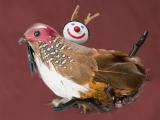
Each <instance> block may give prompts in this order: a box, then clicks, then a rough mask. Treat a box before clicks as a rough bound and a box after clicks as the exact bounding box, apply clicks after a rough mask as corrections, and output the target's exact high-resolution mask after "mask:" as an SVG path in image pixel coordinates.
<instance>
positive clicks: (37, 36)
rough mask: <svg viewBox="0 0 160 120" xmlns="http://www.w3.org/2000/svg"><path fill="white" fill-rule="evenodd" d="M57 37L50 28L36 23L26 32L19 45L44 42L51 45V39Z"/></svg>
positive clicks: (55, 32) (56, 33)
mask: <svg viewBox="0 0 160 120" xmlns="http://www.w3.org/2000/svg"><path fill="white" fill-rule="evenodd" d="M58 35H59V34H58V32H57V31H56V30H55V29H53V28H52V27H50V26H48V25H46V24H43V23H36V24H33V25H32V26H31V27H30V28H28V29H27V30H26V32H25V33H24V35H23V37H21V38H20V40H19V43H29V44H34V43H37V42H46V43H47V44H52V42H53V39H54V38H55V37H56V36H58Z"/></svg>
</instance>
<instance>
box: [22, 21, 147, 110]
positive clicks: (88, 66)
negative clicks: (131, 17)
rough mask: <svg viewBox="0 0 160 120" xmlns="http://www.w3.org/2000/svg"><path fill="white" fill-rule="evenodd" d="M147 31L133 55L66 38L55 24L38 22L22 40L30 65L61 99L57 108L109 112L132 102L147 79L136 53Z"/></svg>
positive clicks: (54, 105)
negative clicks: (96, 47) (93, 46)
mask: <svg viewBox="0 0 160 120" xmlns="http://www.w3.org/2000/svg"><path fill="white" fill-rule="evenodd" d="M147 34H148V32H145V33H144V35H142V37H141V38H140V39H139V40H138V42H137V43H136V44H135V45H134V47H133V49H132V50H131V52H130V54H129V55H128V54H126V53H123V52H120V51H115V50H104V49H94V48H89V47H85V46H82V45H79V44H76V43H73V42H70V41H67V40H65V39H64V38H63V37H62V36H61V35H59V34H58V32H57V31H56V30H54V29H53V28H52V27H50V26H48V25H45V24H42V23H36V24H34V25H33V26H31V27H30V28H29V29H27V31H26V32H25V33H24V35H23V37H22V38H21V39H20V40H19V42H20V43H21V44H26V46H27V49H28V60H29V67H30V70H31V72H32V73H34V72H38V73H39V75H40V77H41V78H42V80H43V82H44V83H45V84H46V85H47V86H48V87H49V88H50V90H51V91H52V92H54V93H55V94H56V95H57V96H59V98H58V99H54V100H53V101H52V102H51V103H50V105H51V106H52V108H53V110H55V111H63V110H66V109H68V108H70V107H79V108H81V109H82V111H83V112H87V111H95V110H100V111H109V110H112V109H114V108H116V107H120V106H122V105H124V104H126V103H128V102H130V101H131V100H132V99H133V98H134V96H135V95H136V94H137V93H138V91H139V88H140V86H141V85H142V83H143V82H144V81H145V80H146V78H147V77H146V76H147V75H146V70H145V68H144V66H143V64H142V63H141V61H140V59H139V58H138V57H136V56H135V55H136V53H137V52H138V49H139V48H140V47H141V45H142V44H143V43H144V41H145V39H146V37H147Z"/></svg>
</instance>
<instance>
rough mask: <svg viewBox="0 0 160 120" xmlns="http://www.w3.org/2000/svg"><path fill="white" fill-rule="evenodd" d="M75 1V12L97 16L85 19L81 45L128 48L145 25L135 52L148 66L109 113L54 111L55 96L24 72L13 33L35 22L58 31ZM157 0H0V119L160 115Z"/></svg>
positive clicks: (132, 119) (149, 118) (151, 119)
mask: <svg viewBox="0 0 160 120" xmlns="http://www.w3.org/2000/svg"><path fill="white" fill-rule="evenodd" d="M76 4H80V6H81V9H80V18H81V19H83V18H84V17H85V16H86V15H87V13H88V12H92V13H95V12H97V11H98V12H100V13H101V16H100V17H99V18H97V19H96V20H94V21H92V22H91V23H90V24H89V28H90V32H91V37H90V41H89V42H87V43H86V44H85V45H87V46H89V47H95V48H105V49H117V50H122V51H125V52H128V51H129V50H130V49H131V47H132V44H133V43H134V42H135V41H136V40H137V38H138V37H139V36H140V35H141V34H142V32H143V31H144V30H145V29H147V30H149V32H150V34H149V37H148V41H147V42H146V44H145V45H144V46H143V49H141V51H140V52H139V56H140V57H141V58H142V59H143V62H144V64H145V66H146V67H147V68H149V70H150V72H149V73H150V80H151V81H150V82H148V83H147V84H145V86H144V87H143V90H142V91H141V95H140V96H139V98H138V99H137V101H136V102H134V103H132V104H130V105H127V106H125V107H123V108H121V109H118V110H116V111H114V112H111V113H103V114H99V113H93V114H89V115H81V114H79V111H78V110H75V109H71V110H68V111H66V112H61V113H56V112H53V111H52V110H51V109H50V108H49V107H48V106H47V103H48V102H49V101H50V100H51V99H52V98H53V97H54V95H53V94H52V92H51V91H50V90H49V89H48V88H47V87H46V86H45V85H44V84H43V82H42V81H41V80H40V79H39V77H38V76H37V75H36V76H33V77H31V75H30V74H29V71H28V68H27V67H28V66H27V59H26V58H27V56H26V49H25V47H24V46H19V45H18V43H17V40H18V38H19V37H20V36H21V35H22V34H23V32H24V31H25V30H26V29H27V28H28V27H29V26H30V25H32V24H33V23H35V22H43V23H46V24H49V25H51V26H53V27H54V28H55V29H57V31H59V32H60V33H62V29H63V25H64V24H65V23H66V22H68V21H69V19H70V16H71V13H72V11H73V9H74V7H75V5H76ZM159 11H160V1H159V0H119V1H118V0H44V1H42V0H34V1H33V0H0V55H1V59H0V120H68V119H70V120H75V119H77V120H81V119H85V120H158V119H160V115H159V111H160V94H159V90H160V88H159V87H160V80H159V78H160V77H159V74H158V73H159V67H160V66H159V62H160V50H159V49H160V12H159Z"/></svg>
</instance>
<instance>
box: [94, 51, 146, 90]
mask: <svg viewBox="0 0 160 120" xmlns="http://www.w3.org/2000/svg"><path fill="white" fill-rule="evenodd" d="M95 59H96V61H97V65H98V71H96V73H95V77H94V80H95V81H101V82H106V83H110V84H111V85H112V86H113V87H114V88H118V89H137V88H138V87H139V86H140V85H141V84H142V82H143V80H144V79H145V77H146V76H145V69H144V67H143V65H142V64H141V62H140V61H139V59H138V58H134V59H133V58H129V57H128V55H127V54H124V53H122V52H119V51H113V50H112V51H105V50H99V55H98V56H96V57H95Z"/></svg>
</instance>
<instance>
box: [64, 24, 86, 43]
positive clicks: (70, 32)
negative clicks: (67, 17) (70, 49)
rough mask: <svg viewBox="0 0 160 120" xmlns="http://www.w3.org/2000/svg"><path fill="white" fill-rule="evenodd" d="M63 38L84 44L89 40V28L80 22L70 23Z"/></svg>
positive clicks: (65, 28) (65, 27) (66, 26)
mask: <svg viewBox="0 0 160 120" xmlns="http://www.w3.org/2000/svg"><path fill="white" fill-rule="evenodd" d="M63 36H64V38H65V39H66V40H68V41H72V42H75V43H78V44H82V43H84V42H86V41H87V40H88V28H87V27H86V25H84V24H82V23H80V22H76V21H73V22H69V23H67V24H66V25H65V26H64V29H63Z"/></svg>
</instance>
